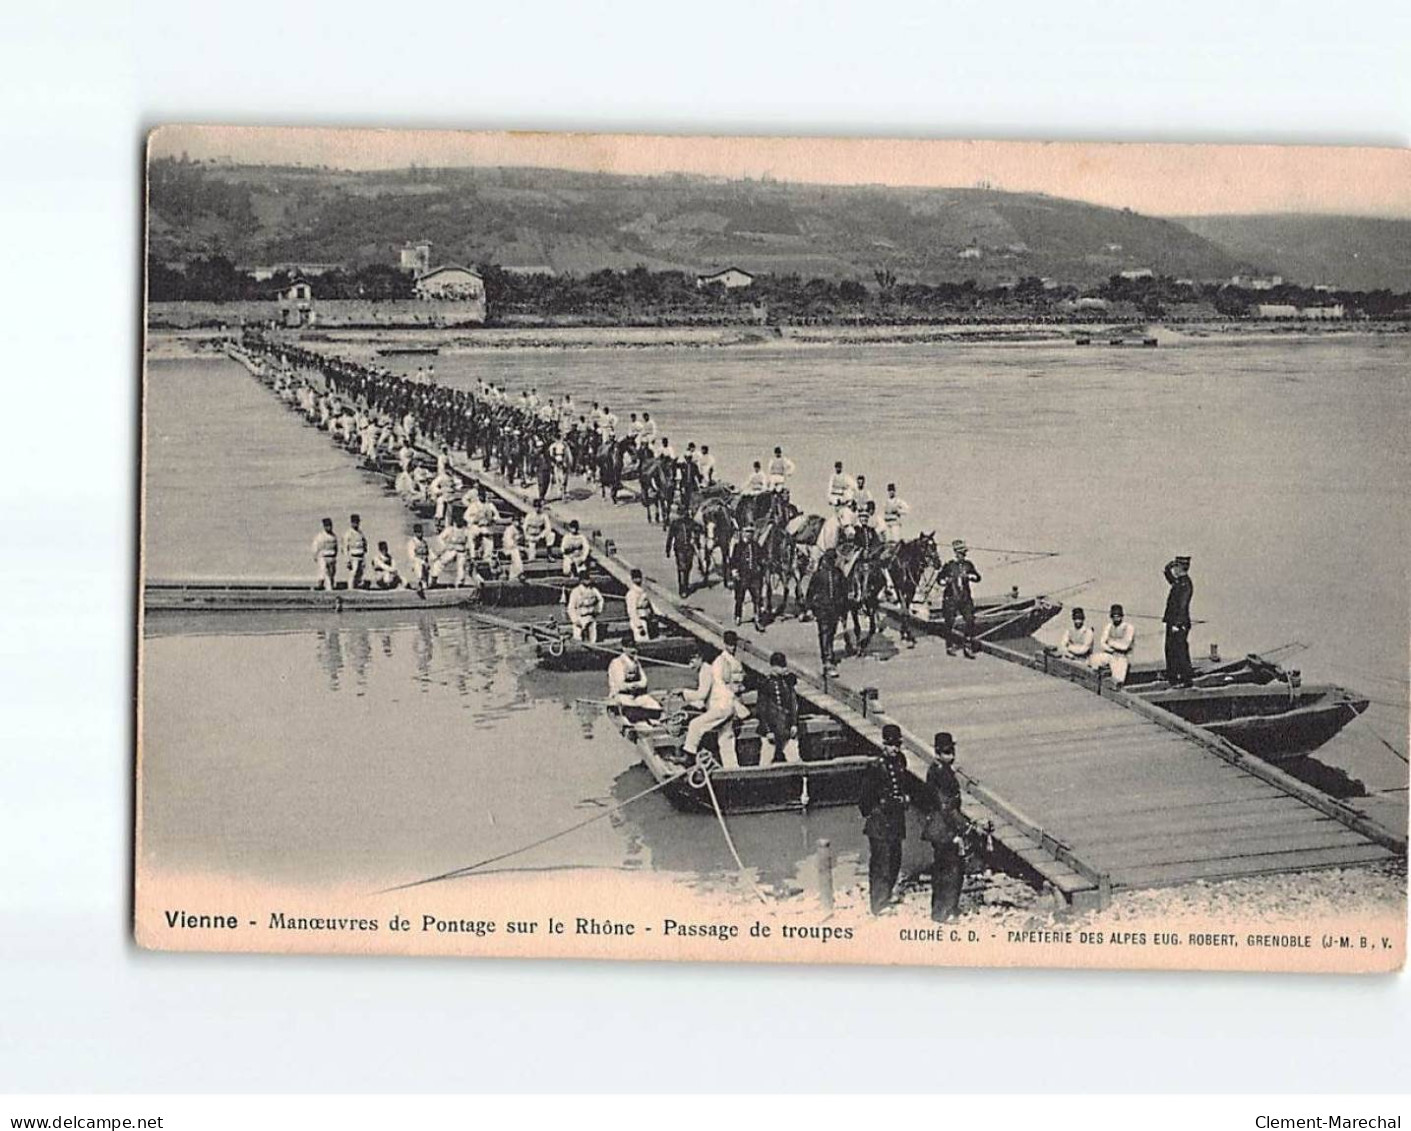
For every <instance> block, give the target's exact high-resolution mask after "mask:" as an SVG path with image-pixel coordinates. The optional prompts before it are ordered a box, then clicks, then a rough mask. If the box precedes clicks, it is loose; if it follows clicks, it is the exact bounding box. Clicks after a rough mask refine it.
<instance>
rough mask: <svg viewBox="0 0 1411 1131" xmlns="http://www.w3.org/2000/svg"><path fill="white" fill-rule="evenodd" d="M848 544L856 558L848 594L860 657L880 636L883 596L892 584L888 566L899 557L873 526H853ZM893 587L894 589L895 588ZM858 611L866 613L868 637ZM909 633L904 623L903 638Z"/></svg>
mask: <svg viewBox="0 0 1411 1131" xmlns="http://www.w3.org/2000/svg"><path fill="white" fill-rule="evenodd" d="M847 544H848V546H849V547H850V551H851V552H852V553H854V554H855V555H856V558H855V560H854V562H853V565H852V568H851V569H850V570H849V571H848V595H849V603H850V605H851V608H852V615H853V624H854V625H855V626H856V627H857V629H858V633H859V635H858V652H859V654H860V653H862V652H863V651H865V650H866V649H867V645H868V644H869V643H871V641H872V638H873V637H874V636H876V635H877V621H878V614H879V612H880V611H881V605H882V593H883V592H884V591H885V590H886V588H887V586H888V585H889V584H890V582H891V576H890V573H889V570H888V567H889V565H890V562H891V559H892V558H893V557H894V556H895V554H896V549H895V545H896V544H895V543H891V542H884V541H882V536H881V535H880V534H879V533H878V532H877V531H876V530H875V529H873V528H872V527H870V526H857V527H854V528H853V533H852V535H851V537H850V538H849V539H848V542H847ZM840 549H841V546H840ZM893 587H894V588H895V586H893ZM859 610H866V612H867V633H866V635H862V626H861V625H860V624H859V623H858V615H857V614H858V611H859ZM910 631H911V630H910V629H909V628H908V627H907V624H906V621H905V620H903V621H902V637H903V639H908V638H909V634H910ZM912 643H915V641H914V639H912Z"/></svg>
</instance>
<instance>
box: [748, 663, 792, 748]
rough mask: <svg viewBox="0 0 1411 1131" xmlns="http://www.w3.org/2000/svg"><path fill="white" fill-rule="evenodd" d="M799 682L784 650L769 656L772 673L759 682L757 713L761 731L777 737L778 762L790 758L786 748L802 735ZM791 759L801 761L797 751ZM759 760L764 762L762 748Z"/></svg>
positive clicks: (774, 739)
mask: <svg viewBox="0 0 1411 1131" xmlns="http://www.w3.org/2000/svg"><path fill="white" fill-rule="evenodd" d="M797 682H798V677H797V676H796V675H794V673H793V672H791V671H790V670H789V660H788V657H787V656H785V655H784V653H783V652H775V653H774V654H773V655H772V656H770V657H769V674H768V675H766V676H765V677H764V682H763V683H762V684H761V685H760V688H759V699H758V701H757V702H756V703H755V716H756V717H757V718H758V719H759V725H760V732H761V735H766V734H767V735H769V736H770V738H772V739H773V741H774V756H773V762H774V763H775V764H778V763H780V762H786V761H789V760H790V759H789V758H788V756H787V754H786V753H785V751H786V749H787V748H788V745H789V743H790V741H797V739H798V737H799V696H798V692H797V691H796V690H795V689H794V685H795V684H796V683H797ZM792 760H793V761H799V760H800V759H799V756H798V754H795V756H794V758H793V759H792ZM760 764H761V765H764V764H765V762H764V751H763V749H761V751H760Z"/></svg>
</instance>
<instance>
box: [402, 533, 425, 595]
mask: <svg viewBox="0 0 1411 1131" xmlns="http://www.w3.org/2000/svg"><path fill="white" fill-rule="evenodd" d="M407 561H408V562H410V563H411V571H412V575H411V578H410V580H409V581H408V584H409V585H411V587H412V588H414V589H415V590H416V591H417V592H418V593H420V592H421V591H422V590H424V589H425V588H426V585H427V582H429V581H430V580H431V547H430V546H428V545H427V544H426V539H425V538H424V537H423V536H422V533H421V523H419V522H418V523H417V524H416V525H415V526H413V527H412V536H411V538H409V539H408V540H407Z"/></svg>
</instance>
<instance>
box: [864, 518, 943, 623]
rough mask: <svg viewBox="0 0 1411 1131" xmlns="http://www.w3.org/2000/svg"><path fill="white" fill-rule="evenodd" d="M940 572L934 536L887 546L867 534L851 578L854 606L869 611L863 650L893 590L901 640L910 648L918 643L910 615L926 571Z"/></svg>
mask: <svg viewBox="0 0 1411 1131" xmlns="http://www.w3.org/2000/svg"><path fill="white" fill-rule="evenodd" d="M940 568H941V552H940V550H939V549H938V548H937V547H936V539H935V534H934V533H931V534H925V533H923V534H921V535H920V536H919V537H917V538H913V539H911V541H909V542H883V541H880V540H877V539H876V537H875V535H873V534H872V532H871V531H870V530H869V531H867V537H866V541H865V542H864V544H863V554H862V557H861V558H860V559H859V560H858V562H857V565H856V566H854V567H853V571H852V573H851V575H850V578H849V580H850V582H851V589H852V595H853V600H854V603H855V604H856V605H857V606H858V607H859V608H861V609H865V610H866V611H867V617H868V625H869V631H868V633H867V636H866V638H865V639H864V640H863V642H862V644H863V647H866V646H867V641H868V640H871V638H872V636H873V635H874V634H875V633H876V631H877V615H878V610H879V607H880V605H881V603H882V597H883V595H884V594H885V593H886V592H887V590H888V589H889V588H890V589H891V591H892V593H893V594H894V595H895V597H896V602H897V604H898V605H899V606H900V607H901V617H900V618H899V619H900V621H901V637H902V639H903V640H904V641H906V642H907V643H908V644H915V643H916V636H915V634H914V633H913V632H912V631H911V621H910V617H909V616H908V615H907V613H908V610H909V609H910V608H911V603H912V601H914V600H915V599H916V589H917V586H918V585H919V584H920V582H921V578H922V577H923V576H925V573H926V570H927V569H940Z"/></svg>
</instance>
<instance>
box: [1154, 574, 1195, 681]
mask: <svg viewBox="0 0 1411 1131" xmlns="http://www.w3.org/2000/svg"><path fill="white" fill-rule="evenodd" d="M1190 568H1191V560H1190V558H1189V557H1188V556H1185V555H1182V556H1180V557H1177V558H1174V559H1172V560H1171V561H1169V562H1167V563H1166V568H1165V570H1164V571H1163V572H1164V573H1165V574H1166V581H1167V584H1169V585H1170V586H1171V588H1170V590H1169V591H1168V592H1167V594H1166V612H1165V613H1163V614H1162V617H1161V619H1162V620H1163V621H1165V622H1166V680H1167V682H1168V683H1170V684H1171V685H1172V686H1173V687H1189V686H1190V685H1191V683H1192V681H1193V680H1194V679H1195V670H1194V669H1193V668H1192V667H1191V649H1190V633H1191V595H1192V594H1193V593H1194V592H1195V583H1194V582H1192V581H1191V578H1190Z"/></svg>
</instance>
